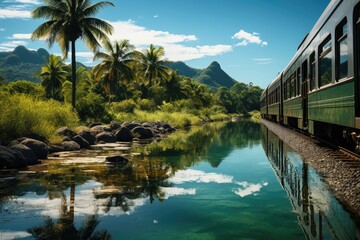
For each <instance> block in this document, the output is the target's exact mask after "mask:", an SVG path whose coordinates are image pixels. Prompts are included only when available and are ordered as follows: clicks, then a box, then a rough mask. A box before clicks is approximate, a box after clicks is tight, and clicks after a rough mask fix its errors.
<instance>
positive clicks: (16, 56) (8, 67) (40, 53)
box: [0, 46, 49, 83]
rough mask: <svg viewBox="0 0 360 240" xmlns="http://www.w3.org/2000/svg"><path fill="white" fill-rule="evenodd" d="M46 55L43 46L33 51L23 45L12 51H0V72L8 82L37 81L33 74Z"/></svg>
mask: <svg viewBox="0 0 360 240" xmlns="http://www.w3.org/2000/svg"><path fill="white" fill-rule="evenodd" d="M48 57H49V53H48V52H47V51H46V50H45V49H43V48H40V49H39V50H37V51H33V50H29V49H27V48H26V47H24V46H18V47H16V48H15V49H14V51H12V52H0V74H1V75H2V76H4V77H5V79H7V81H8V82H13V81H16V80H23V79H25V80H29V81H31V82H35V83H39V82H40V79H39V78H38V77H36V76H35V74H36V72H38V71H40V69H41V66H42V65H43V64H44V62H45V61H46V59H47V58H48Z"/></svg>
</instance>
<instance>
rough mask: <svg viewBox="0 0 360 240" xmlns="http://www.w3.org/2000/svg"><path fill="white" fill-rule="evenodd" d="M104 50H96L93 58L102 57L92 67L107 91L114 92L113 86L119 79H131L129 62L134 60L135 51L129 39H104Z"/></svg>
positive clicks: (131, 73) (117, 83) (114, 86)
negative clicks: (112, 42)
mask: <svg viewBox="0 0 360 240" xmlns="http://www.w3.org/2000/svg"><path fill="white" fill-rule="evenodd" d="M104 48H105V50H106V51H107V53H105V52H96V53H95V55H94V60H97V59H102V62H101V63H99V64H98V65H97V66H95V68H94V74H95V78H96V79H98V80H100V81H102V82H103V83H104V86H105V88H106V89H107V92H108V93H111V94H115V88H116V86H117V85H120V81H126V80H131V79H133V77H134V76H133V75H134V74H133V70H132V68H131V66H130V65H131V63H132V62H134V61H135V59H136V54H137V52H136V51H134V49H135V47H134V46H133V45H131V44H130V43H129V40H121V41H116V42H114V44H111V42H110V41H108V40H105V41H104Z"/></svg>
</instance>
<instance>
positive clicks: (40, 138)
mask: <svg viewBox="0 0 360 240" xmlns="http://www.w3.org/2000/svg"><path fill="white" fill-rule="evenodd" d="M25 137H26V138H31V139H35V140H38V141H40V142H43V143H47V142H48V140H47V139H46V137H44V136H42V135H40V134H37V133H29V134H27V135H26V136H25Z"/></svg>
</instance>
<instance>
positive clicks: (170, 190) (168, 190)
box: [161, 187, 196, 199]
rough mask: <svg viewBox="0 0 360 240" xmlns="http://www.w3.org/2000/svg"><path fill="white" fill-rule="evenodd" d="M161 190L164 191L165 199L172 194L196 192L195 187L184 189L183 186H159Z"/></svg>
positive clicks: (193, 193) (191, 193)
mask: <svg viewBox="0 0 360 240" xmlns="http://www.w3.org/2000/svg"><path fill="white" fill-rule="evenodd" d="M161 191H162V192H163V193H165V199H168V198H169V197H173V196H181V195H195V194H196V189H195V188H190V189H185V188H177V187H172V188H161Z"/></svg>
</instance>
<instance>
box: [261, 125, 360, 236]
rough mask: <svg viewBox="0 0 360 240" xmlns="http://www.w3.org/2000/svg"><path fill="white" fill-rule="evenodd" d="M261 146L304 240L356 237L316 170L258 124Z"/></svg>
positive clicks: (352, 222) (345, 213) (347, 217)
mask: <svg viewBox="0 0 360 240" xmlns="http://www.w3.org/2000/svg"><path fill="white" fill-rule="evenodd" d="M261 135H262V138H261V139H262V146H263V148H264V151H265V153H266V155H267V157H268V159H269V162H270V163H271V165H272V167H273V169H274V171H275V174H276V176H277V178H278V180H279V182H280V184H281V186H282V188H283V189H284V190H285V191H286V192H287V194H288V197H289V200H290V202H291V205H292V208H293V211H294V212H295V213H296V215H297V219H298V222H299V225H300V227H301V228H302V230H303V232H304V234H305V236H306V238H307V239H341V240H343V239H360V232H359V231H358V229H357V225H356V223H355V222H354V221H353V220H352V219H351V216H350V214H349V213H348V212H346V211H345V210H344V208H343V206H342V205H341V204H340V203H339V202H338V201H337V200H336V198H335V197H334V196H333V195H332V194H331V192H330V191H329V190H328V189H327V186H326V184H325V183H324V182H323V181H322V179H321V177H320V176H319V175H318V174H317V173H316V171H315V170H314V169H313V168H312V167H310V166H308V165H307V164H306V163H304V162H303V161H302V159H301V157H300V156H299V155H298V154H296V153H295V152H294V151H292V150H291V148H290V147H289V146H288V145H287V144H286V143H283V141H281V140H280V139H279V138H278V137H277V136H276V135H275V134H274V133H273V132H271V131H270V130H268V129H267V128H266V127H265V126H263V125H262V128H261Z"/></svg>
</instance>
